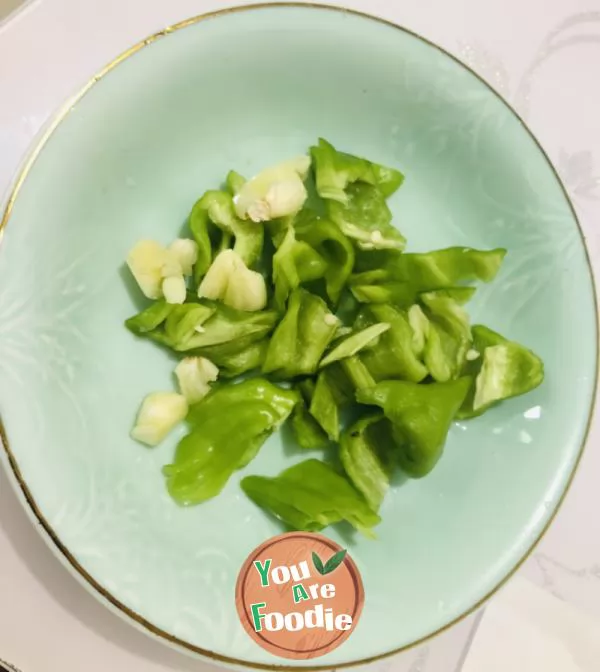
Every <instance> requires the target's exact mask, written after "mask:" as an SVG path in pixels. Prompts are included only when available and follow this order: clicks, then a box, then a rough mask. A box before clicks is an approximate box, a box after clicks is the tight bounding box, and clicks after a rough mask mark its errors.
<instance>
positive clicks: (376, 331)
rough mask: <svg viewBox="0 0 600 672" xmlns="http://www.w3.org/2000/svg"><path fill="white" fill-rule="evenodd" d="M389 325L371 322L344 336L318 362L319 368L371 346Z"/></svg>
mask: <svg viewBox="0 0 600 672" xmlns="http://www.w3.org/2000/svg"><path fill="white" fill-rule="evenodd" d="M389 328H390V325H389V324H387V323H385V322H381V323H379V324H372V325H371V326H370V327H366V328H365V329H362V330H361V331H357V332H355V333H352V334H349V335H348V336H344V337H343V338H342V339H340V341H338V342H337V343H336V344H334V348H333V349H332V350H331V352H329V353H328V354H327V355H326V356H325V357H323V359H322V360H321V363H320V364H319V368H323V367H324V366H327V365H328V364H332V363H333V362H337V361H338V360H339V359H345V358H346V357H352V356H353V355H355V354H356V353H357V352H360V351H361V350H362V349H363V348H366V347H372V346H373V344H374V343H375V342H377V339H378V338H379V336H381V334H383V333H384V332H386V331H387V330H388V329H389Z"/></svg>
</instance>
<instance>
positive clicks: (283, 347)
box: [263, 288, 338, 378]
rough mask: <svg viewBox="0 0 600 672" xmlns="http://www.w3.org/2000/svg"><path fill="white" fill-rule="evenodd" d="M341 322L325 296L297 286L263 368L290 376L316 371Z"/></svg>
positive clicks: (265, 371)
mask: <svg viewBox="0 0 600 672" xmlns="http://www.w3.org/2000/svg"><path fill="white" fill-rule="evenodd" d="M337 325H338V320H337V318H336V317H335V316H334V315H332V314H331V313H330V311H329V309H328V308H327V305H326V304H325V302H324V301H323V300H322V299H320V298H319V297H318V296H315V295H314V294H311V293H310V292H307V291H306V290H304V289H302V288H299V289H296V290H294V291H293V292H292V294H291V295H290V299H289V301H288V309H287V312H286V314H285V316H284V318H283V319H282V320H281V322H280V323H279V325H278V326H277V329H275V332H274V334H273V336H272V338H271V342H270V344H269V349H268V351H267V356H266V358H265V362H264V364H263V372H264V373H273V372H276V373H277V375H278V376H282V377H286V378H293V377H295V376H301V375H309V374H311V373H314V372H315V371H316V370H317V367H318V365H319V361H320V360H321V357H322V356H323V353H324V352H325V348H326V347H327V346H328V345H329V342H330V341H331V339H332V338H333V336H334V334H335V331H336V329H337Z"/></svg>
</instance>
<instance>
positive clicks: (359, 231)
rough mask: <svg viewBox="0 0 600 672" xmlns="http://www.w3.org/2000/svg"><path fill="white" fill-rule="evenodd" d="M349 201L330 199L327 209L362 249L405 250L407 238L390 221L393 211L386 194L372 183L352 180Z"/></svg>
mask: <svg viewBox="0 0 600 672" xmlns="http://www.w3.org/2000/svg"><path fill="white" fill-rule="evenodd" d="M347 197H348V198H347V202H346V203H339V202H338V201H329V202H328V203H327V213H328V215H329V217H330V218H331V220H332V221H333V222H335V223H336V224H337V225H338V226H339V227H340V230H341V231H342V233H343V234H344V235H346V236H348V238H350V239H352V240H353V241H354V242H355V243H356V245H357V246H358V247H359V249H361V250H382V249H394V250H403V249H404V247H405V246H406V239H405V238H404V236H403V235H402V234H401V233H400V232H399V231H398V229H396V228H394V227H393V226H392V224H391V223H390V222H391V221H392V213H391V211H390V209H389V207H388V205H387V203H386V201H385V196H384V195H383V194H382V193H381V192H380V191H379V189H378V188H377V187H373V186H371V185H369V184H360V183H356V184H351V185H350V186H349V187H348V189H347Z"/></svg>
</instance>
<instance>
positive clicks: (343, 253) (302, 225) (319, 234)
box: [294, 217, 354, 304]
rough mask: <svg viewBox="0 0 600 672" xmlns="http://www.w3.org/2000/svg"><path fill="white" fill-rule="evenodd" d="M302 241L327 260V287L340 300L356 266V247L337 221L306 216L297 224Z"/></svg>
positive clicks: (330, 293)
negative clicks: (336, 223)
mask: <svg viewBox="0 0 600 672" xmlns="http://www.w3.org/2000/svg"><path fill="white" fill-rule="evenodd" d="M294 225H295V228H296V235H297V238H298V240H302V241H304V242H306V243H308V244H309V245H310V246H311V247H312V248H313V249H315V250H316V251H317V252H318V253H319V254H320V255H321V257H322V258H323V259H324V260H325V261H326V262H327V268H326V270H325V276H324V277H325V287H326V291H327V296H328V297H329V299H330V300H331V302H332V303H334V304H337V302H338V301H339V299H340V296H341V293H342V290H343V289H344V287H345V285H346V282H347V281H348V278H349V277H350V274H351V273H352V268H353V266H354V247H353V246H352V243H351V242H350V241H349V240H348V238H346V236H345V235H344V234H343V233H342V232H341V231H340V229H339V227H337V226H336V225H335V224H334V223H333V222H330V221H329V220H327V219H316V218H310V217H305V218H304V220H302V221H298V220H296V222H295V223H294Z"/></svg>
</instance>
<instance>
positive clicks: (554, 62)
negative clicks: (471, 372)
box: [0, 0, 600, 672]
mask: <svg viewBox="0 0 600 672" xmlns="http://www.w3.org/2000/svg"><path fill="white" fill-rule="evenodd" d="M4 1H5V0H0V4H1V3H2V2H4ZM330 2H331V4H344V5H345V6H347V7H350V8H355V9H361V10H364V11H368V12H370V13H373V14H379V15H381V16H383V17H385V18H388V19H391V20H393V21H395V22H396V23H399V24H401V25H403V26H406V27H407V28H410V29H412V30H414V31H416V32H418V33H420V34H422V35H423V36H425V37H427V38H429V39H431V40H433V41H434V42H437V43H438V44H440V45H441V46H443V47H445V48H446V49H447V50H449V51H451V52H453V53H454V54H456V55H457V56H459V58H461V59H462V60H464V61H466V62H467V63H469V64H470V65H471V66H472V67H473V68H474V69H476V70H477V71H478V72H480V74H482V75H483V76H484V77H485V78H486V79H487V80H488V81H489V82H490V83H491V84H492V85H493V86H495V87H496V88H497V89H498V90H499V91H500V92H501V93H502V94H503V95H504V96H505V97H506V98H507V99H508V100H509V102H511V103H512V104H513V105H514V106H515V107H516V108H517V110H518V111H519V113H520V114H521V115H522V116H523V117H524V118H525V120H526V122H527V123H528V124H529V126H530V127H531V128H532V130H533V131H534V133H535V134H536V135H537V136H538V138H539V139H540V140H541V142H542V144H543V145H544V147H545V149H546V151H547V152H548V154H549V156H550V157H551V159H552V160H553V162H554V163H555V165H556V166H557V168H558V170H559V173H560V174H561V176H562V178H563V180H564V182H565V184H566V186H567V189H568V191H569V193H570V195H571V197H572V199H573V202H574V205H575V207H576V209H577V212H578V214H579V218H580V221H581V224H582V226H583V228H584V231H585V234H586V237H587V243H588V247H589V250H590V253H591V255H592V260H593V263H594V265H595V267H596V269H598V268H600V123H599V120H600V87H599V86H598V81H599V79H598V72H599V68H598V66H599V65H600V0H420V1H419V2H415V1H407V0H345V2H338V3H335V0H330ZM228 4H231V3H228V2H218V1H216V0H103V1H102V2H97V1H95V0H33V1H31V2H27V3H25V6H24V8H23V9H21V10H19V11H17V12H16V13H13V14H12V15H9V17H8V18H7V19H4V20H2V19H0V193H1V192H3V191H4V190H5V189H7V188H8V186H9V184H10V181H11V179H12V177H13V175H14V172H15V171H16V169H17V167H18V165H19V162H20V161H21V159H22V155H23V153H24V152H25V151H26V150H27V148H28V146H29V144H30V142H31V141H32V138H33V137H34V135H35V134H36V133H37V132H38V130H39V128H40V126H41V125H42V124H43V123H44V122H45V121H46V120H47V118H48V116H49V115H51V114H52V113H53V111H55V110H56V108H57V107H58V106H59V105H60V104H61V103H62V102H63V101H64V99H65V98H66V97H68V96H69V95H70V94H72V93H73V92H75V91H76V90H77V89H78V88H79V87H80V86H81V85H82V84H83V83H85V82H86V81H87V80H88V79H89V78H90V76H92V75H93V74H94V73H95V72H96V71H98V70H99V69H100V68H101V67H102V66H103V65H104V64H106V63H107V62H108V61H110V60H112V59H113V58H114V56H116V55H117V54H118V53H120V52H121V51H124V50H125V49H126V48H127V47H129V46H131V45H132V44H134V43H136V42H138V41H139V40H140V39H143V38H144V37H146V36H147V35H149V34H151V33H154V32H156V31H157V30H160V29H161V28H164V27H165V26H167V25H169V24H171V23H174V22H177V21H179V20H181V19H184V18H187V17H189V16H192V15H195V14H201V13H203V12H206V11H210V10H213V9H216V8H219V7H224V6H226V5H228ZM237 4H245V3H243V0H240V1H239V2H238V3H237ZM0 16H1V13H0ZM575 328H576V327H575ZM598 474H600V429H599V424H598V422H595V423H594V425H593V427H592V432H591V435H590V437H589V440H588V445H587V449H586V451H585V454H584V457H583V460H582V463H581V466H580V468H579V472H578V474H577V476H576V478H575V481H574V484H573V486H572V488H571V491H570V494H569V496H568V498H567V500H566V502H565V504H564V506H563V507H562V510H561V511H560V513H559V515H558V517H557V518H556V520H555V522H554V524H553V526H552V527H551V529H550V531H549V532H548V534H547V535H546V536H545V538H544V539H543V541H542V543H541V544H540V545H539V547H538V548H537V549H536V551H535V553H534V554H533V555H532V556H531V557H530V558H529V560H528V561H527V562H526V563H525V565H524V566H523V567H522V569H521V570H520V574H521V576H524V577H525V578H527V579H529V580H530V581H533V582H534V583H536V584H538V585H539V586H541V587H543V588H544V589H546V590H547V591H550V592H551V593H553V594H554V595H556V596H557V597H559V598H561V599H562V600H565V601H567V602H569V603H571V604H572V605H575V606H577V607H579V608H580V609H582V610H583V611H584V612H587V613H589V614H591V615H593V616H595V617H596V618H599V619H600V522H599V520H600V487H599V485H600V484H599V476H598ZM480 618H481V612H480V613H479V614H475V615H473V616H471V617H470V618H468V619H466V620H465V621H463V622H461V623H460V624H458V625H457V626H455V627H454V628H452V629H451V630H449V631H447V632H446V633H444V634H443V635H441V636H439V637H438V638H436V639H434V640H431V641H429V642H428V643H427V644H425V645H423V646H421V647H419V648H416V649H413V650H411V651H409V652H407V653H404V654H401V655H399V656H396V657H393V658H389V659H386V660H383V661H380V662H378V663H375V664H374V665H372V666H370V668H371V670H372V671H373V672H376V671H377V672H386V671H388V670H389V671H393V672H459V671H460V669H461V668H462V663H463V661H464V658H465V656H466V653H467V651H468V649H469V646H470V642H471V640H472V637H473V635H474V633H475V631H476V630H477V626H478V623H479V620H480ZM0 659H3V660H6V661H8V662H10V663H12V664H13V665H15V666H16V667H18V668H20V670H22V672H48V671H52V672H54V671H56V672H58V671H59V670H60V671H61V672H80V671H81V672H105V670H116V671H119V670H127V672H142V671H143V672H167V671H181V672H188V671H191V670H194V671H197V672H210V670H213V669H214V668H213V667H212V666H210V665H208V664H204V663H202V662H198V661H197V660H194V659H192V658H189V657H187V656H186V655H184V654H180V653H178V652H177V651H174V650H171V649H169V648H167V647H166V646H164V645H163V644H161V643H158V642H156V641H153V640H151V639H150V638H149V637H147V636H146V635H144V634H142V633H140V632H138V631H136V630H135V629H134V628H133V627H131V626H130V625H129V624H127V623H125V622H124V621H122V620H121V619H119V618H118V617H117V616H115V615H113V614H112V613H110V612H109V611H108V610H106V609H105V608H104V607H103V606H101V605H100V604H99V603H97V602H96V601H95V599H94V598H93V597H92V596H91V595H90V594H88V593H87V592H86V591H85V590H84V589H83V588H82V587H81V586H80V585H79V584H78V583H77V582H76V581H75V580H74V579H73V578H72V577H71V576H70V575H69V574H68V572H67V571H66V570H65V569H64V568H63V567H62V565H60V564H59V562H58V561H57V560H56V559H55V557H54V556H53V555H52V553H51V552H50V551H49V549H48V548H47V546H46V545H45V543H44V542H43V541H42V540H41V538H40V537H39V536H38V534H37V532H36V531H35V530H34V528H33V526H32V524H31V523H30V522H29V520H28V519H27V517H26V515H25V513H24V512H23V510H22V509H21V507H20V504H19V503H18V502H17V500H16V497H15V495H14V494H13V492H12V490H11V488H10V486H9V484H8V482H7V480H6V477H5V475H4V474H3V473H1V472H0ZM599 669H600V661H599ZM481 672H485V670H482V671H481ZM507 672H508V671H507Z"/></svg>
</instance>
